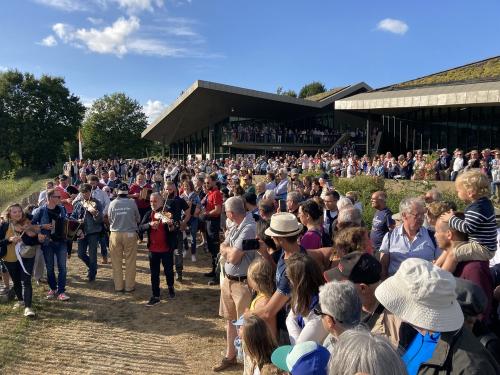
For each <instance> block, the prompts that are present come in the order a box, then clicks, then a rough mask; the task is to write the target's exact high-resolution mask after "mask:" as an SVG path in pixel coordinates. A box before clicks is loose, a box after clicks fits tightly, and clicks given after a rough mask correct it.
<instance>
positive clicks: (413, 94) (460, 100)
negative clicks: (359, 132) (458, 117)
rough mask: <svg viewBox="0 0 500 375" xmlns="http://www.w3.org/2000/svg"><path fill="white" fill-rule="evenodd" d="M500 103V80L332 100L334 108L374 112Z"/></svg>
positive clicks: (384, 92)
mask: <svg viewBox="0 0 500 375" xmlns="http://www.w3.org/2000/svg"><path fill="white" fill-rule="evenodd" d="M491 105H500V81H492V82H480V83H471V84H458V85H441V86H432V87H422V88H414V89H406V90H391V91H382V90H381V91H371V92H366V93H362V94H358V95H353V96H351V97H349V98H345V99H341V100H338V101H336V102H335V109H337V110H356V111H358V110H359V111H371V110H373V111H377V110H382V109H408V108H425V107H464V106H467V107H471V106H491Z"/></svg>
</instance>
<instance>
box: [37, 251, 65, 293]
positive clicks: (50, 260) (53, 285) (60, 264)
mask: <svg viewBox="0 0 500 375" xmlns="http://www.w3.org/2000/svg"><path fill="white" fill-rule="evenodd" d="M42 251H43V257H44V259H45V266H46V267H47V283H48V284H49V288H50V289H51V290H57V293H58V294H60V293H64V292H65V290H66V273H67V270H66V259H67V256H68V253H67V251H66V241H57V242H54V241H49V242H46V243H44V244H43V245H42ZM54 255H55V257H56V258H57V269H58V271H59V275H58V276H59V277H58V278H57V279H56V273H55V271H54Z"/></svg>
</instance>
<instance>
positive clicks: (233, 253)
mask: <svg viewBox="0 0 500 375" xmlns="http://www.w3.org/2000/svg"><path fill="white" fill-rule="evenodd" d="M224 208H225V211H226V215H227V217H228V219H230V220H231V221H232V222H233V223H235V225H234V226H233V227H232V228H231V229H230V231H229V234H228V236H227V237H226V239H225V240H224V242H223V243H222V244H221V245H220V253H221V257H224V259H225V260H226V262H225V264H224V279H223V280H222V282H221V296H220V308H219V315H220V316H222V317H223V318H224V319H226V339H227V342H226V353H225V356H224V358H222V360H221V361H220V363H219V364H217V365H216V366H214V368H213V370H214V371H215V372H218V371H223V370H225V369H227V368H229V367H232V366H234V365H236V364H237V361H236V354H237V352H236V349H235V347H234V340H235V339H236V336H237V332H236V328H235V326H234V325H233V324H232V321H233V320H236V319H238V318H239V317H240V316H241V315H242V314H243V313H244V312H245V309H247V308H248V307H249V306H250V302H251V301H252V293H251V291H250V289H249V287H248V284H247V271H248V266H249V265H250V263H252V261H253V260H254V259H255V257H256V256H257V251H256V250H257V249H256V248H259V246H260V244H258V243H257V244H256V243H252V241H251V240H254V241H255V238H256V225H255V220H254V219H253V217H252V214H251V213H250V212H247V211H246V210H245V204H244V202H243V199H241V198H240V197H230V198H228V199H227V201H226V202H225V203H224ZM244 245H245V246H244ZM245 249H247V250H245Z"/></svg>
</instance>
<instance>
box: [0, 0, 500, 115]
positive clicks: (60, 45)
mask: <svg viewBox="0 0 500 375" xmlns="http://www.w3.org/2000/svg"><path fill="white" fill-rule="evenodd" d="M499 16H500V1H498V0H489V1H485V0H476V1H473V2H472V1H466V0H455V1H451V0H439V1H436V0H421V1H401V0H398V1H396V0H387V1H384V0H379V1H373V0H372V1H369V0H366V1H365V0H352V1H338V0H330V1H328V0H322V1H320V0H317V1H316V0H265V1H261V0H253V1H251V0H246V1H243V0H3V1H1V2H0V30H1V32H0V46H1V48H0V71H5V70H8V69H17V70H20V71H22V72H30V73H33V74H35V75H36V76H40V75H42V74H49V75H54V76H61V77H64V78H65V80H66V85H67V87H68V88H69V89H70V91H71V92H72V93H74V94H75V95H77V96H79V97H80V98H81V100H82V102H83V103H84V104H85V105H87V106H89V105H91V103H92V101H93V100H95V99H97V98H100V97H102V96H103V95H106V94H111V93H113V92H124V93H126V94H127V95H128V96H130V97H131V98H133V99H136V100H137V101H138V102H139V103H140V104H141V105H143V107H144V111H145V113H146V114H147V115H148V117H149V120H150V121H152V120H154V118H155V117H156V116H158V115H159V114H160V112H161V111H162V110H163V109H164V108H165V107H166V106H168V105H169V104H170V103H172V102H173V101H174V100H175V99H176V98H177V97H178V96H179V95H180V93H181V92H182V91H183V90H185V89H186V88H188V87H189V86H190V85H191V84H192V83H193V82H195V81H196V80H198V79H201V80H206V81H213V82H218V83H225V84H229V85H234V86H239V87H245V88H251V89H255V90H260V91H267V92H276V89H277V88H278V87H283V88H284V89H285V90H288V89H293V90H295V91H296V92H298V91H299V90H300V88H301V87H302V86H303V85H304V84H306V83H309V82H312V81H320V82H322V83H324V84H325V86H326V87H327V88H328V89H329V88H333V87H338V86H344V85H348V84H354V83H357V82H361V81H364V82H366V83H368V84H369V85H370V86H372V87H374V88H377V87H382V86H386V85H389V84H392V83H397V82H401V81H405V80H409V79H413V78H417V77H421V76H424V75H427V74H430V73H434V72H438V71H440V70H445V69H448V68H452V67H455V66H459V65H463V64H467V63H470V62H473V61H477V60H481V59H485V58H488V57H493V56H497V55H500V42H499V41H500V22H498V20H499Z"/></svg>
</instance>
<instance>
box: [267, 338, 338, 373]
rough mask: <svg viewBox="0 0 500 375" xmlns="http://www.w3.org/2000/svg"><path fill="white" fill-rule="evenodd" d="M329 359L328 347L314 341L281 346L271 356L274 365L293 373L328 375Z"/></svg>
mask: <svg viewBox="0 0 500 375" xmlns="http://www.w3.org/2000/svg"><path fill="white" fill-rule="evenodd" d="M329 360H330V352H329V351H328V349H326V348H325V347H323V346H321V345H318V344H317V343H315V342H314V341H306V342H302V343H300V344H297V345H295V346H291V345H285V346H280V347H279V348H277V349H276V350H275V351H274V352H273V354H272V356H271V361H272V362H273V364H274V365H276V366H277V367H279V368H280V369H282V370H284V371H288V372H290V373H291V374H292V375H327V374H328V361H329Z"/></svg>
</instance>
